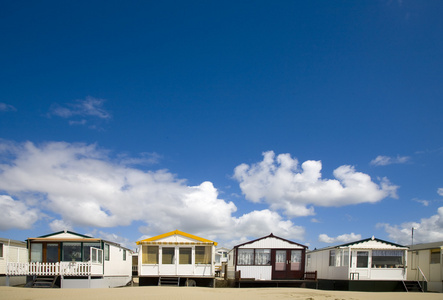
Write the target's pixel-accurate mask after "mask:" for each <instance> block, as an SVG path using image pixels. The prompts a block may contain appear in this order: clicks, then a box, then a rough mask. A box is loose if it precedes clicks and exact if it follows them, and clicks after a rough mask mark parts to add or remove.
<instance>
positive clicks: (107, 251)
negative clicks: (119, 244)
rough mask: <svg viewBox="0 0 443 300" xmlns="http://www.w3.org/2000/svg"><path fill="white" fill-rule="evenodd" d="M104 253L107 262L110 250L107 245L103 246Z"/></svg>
mask: <svg viewBox="0 0 443 300" xmlns="http://www.w3.org/2000/svg"><path fill="white" fill-rule="evenodd" d="M104 248H105V249H104V252H105V260H109V256H110V249H109V244H105V247H104Z"/></svg>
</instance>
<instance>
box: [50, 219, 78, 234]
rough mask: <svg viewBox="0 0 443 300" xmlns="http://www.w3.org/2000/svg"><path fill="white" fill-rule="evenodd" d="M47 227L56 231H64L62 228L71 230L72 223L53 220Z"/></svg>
mask: <svg viewBox="0 0 443 300" xmlns="http://www.w3.org/2000/svg"><path fill="white" fill-rule="evenodd" d="M49 228H51V230H52V231H54V232H58V231H64V230H70V231H72V230H73V228H72V225H71V224H70V223H67V222H65V221H64V220H54V221H52V222H51V223H49Z"/></svg>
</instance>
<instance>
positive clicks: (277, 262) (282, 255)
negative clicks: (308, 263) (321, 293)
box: [271, 249, 304, 279]
mask: <svg viewBox="0 0 443 300" xmlns="http://www.w3.org/2000/svg"><path fill="white" fill-rule="evenodd" d="M271 264H272V279H302V278H303V275H304V268H303V264H304V260H303V251H302V250H290V249H281V250H272V257H271Z"/></svg>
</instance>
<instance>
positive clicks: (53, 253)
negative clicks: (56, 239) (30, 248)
mask: <svg viewBox="0 0 443 300" xmlns="http://www.w3.org/2000/svg"><path fill="white" fill-rule="evenodd" d="M58 261H59V256H58V244H56V243H54V244H50V243H48V244H46V262H58Z"/></svg>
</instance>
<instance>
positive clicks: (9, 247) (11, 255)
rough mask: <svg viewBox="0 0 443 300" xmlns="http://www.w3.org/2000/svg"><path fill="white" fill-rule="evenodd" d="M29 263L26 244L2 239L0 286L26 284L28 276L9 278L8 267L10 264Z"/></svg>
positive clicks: (0, 246) (0, 247) (0, 249)
mask: <svg viewBox="0 0 443 300" xmlns="http://www.w3.org/2000/svg"><path fill="white" fill-rule="evenodd" d="M27 261H28V249H27V247H26V243H25V242H22V241H16V240H11V239H4V238H0V285H2V286H4V285H7V286H14V285H20V284H25V283H26V276H15V277H12V278H11V277H9V276H6V274H7V267H8V263H9V262H13V263H21V262H22V263H24V262H27Z"/></svg>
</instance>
